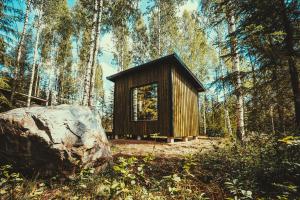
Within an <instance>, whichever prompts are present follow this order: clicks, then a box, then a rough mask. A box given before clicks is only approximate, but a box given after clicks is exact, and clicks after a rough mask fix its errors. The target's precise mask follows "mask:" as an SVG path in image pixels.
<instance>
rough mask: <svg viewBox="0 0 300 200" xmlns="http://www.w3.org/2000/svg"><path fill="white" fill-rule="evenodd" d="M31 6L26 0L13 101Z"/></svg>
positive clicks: (12, 93)
mask: <svg viewBox="0 0 300 200" xmlns="http://www.w3.org/2000/svg"><path fill="white" fill-rule="evenodd" d="M30 7H31V0H27V1H26V11H25V17H24V23H23V30H22V33H21V35H20V41H19V44H18V48H17V55H16V63H15V70H14V77H13V85H12V90H11V96H10V101H11V102H13V101H14V96H15V93H16V89H17V84H18V77H19V68H20V61H21V58H22V51H23V48H24V41H25V35H26V30H27V26H28V18H29V13H30Z"/></svg>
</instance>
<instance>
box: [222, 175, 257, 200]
mask: <svg viewBox="0 0 300 200" xmlns="http://www.w3.org/2000/svg"><path fill="white" fill-rule="evenodd" d="M225 186H226V187H227V189H228V190H229V191H230V193H231V194H232V195H234V196H233V198H229V199H234V200H238V199H252V192H251V191H249V190H244V189H242V184H241V183H239V181H238V180H237V179H233V180H232V181H230V180H229V181H227V182H225Z"/></svg>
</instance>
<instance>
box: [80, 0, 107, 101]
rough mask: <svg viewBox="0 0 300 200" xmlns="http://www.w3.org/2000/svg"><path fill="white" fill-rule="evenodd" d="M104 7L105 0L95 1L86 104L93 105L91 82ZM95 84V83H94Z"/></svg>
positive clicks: (85, 93) (86, 79) (84, 96)
mask: <svg viewBox="0 0 300 200" xmlns="http://www.w3.org/2000/svg"><path fill="white" fill-rule="evenodd" d="M102 7H103V0H95V1H94V13H93V25H92V31H91V43H90V47H89V59H88V63H87V67H86V72H85V78H84V91H83V99H82V105H84V106H92V97H91V95H90V94H91V84H92V83H91V82H94V80H93V74H95V73H94V70H95V69H94V67H95V59H96V54H97V53H98V52H96V50H97V44H98V41H97V40H98V37H99V31H100V25H99V23H100V20H101V16H102V10H103V9H102ZM93 85H94V83H93Z"/></svg>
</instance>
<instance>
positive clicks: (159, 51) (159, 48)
mask: <svg viewBox="0 0 300 200" xmlns="http://www.w3.org/2000/svg"><path fill="white" fill-rule="evenodd" d="M160 11H161V5H160V0H158V57H161V44H160V42H161V41H160V40H161V39H160V33H161V30H160V29H161V27H160V24H161V23H160V21H161V19H160V18H161V16H160Z"/></svg>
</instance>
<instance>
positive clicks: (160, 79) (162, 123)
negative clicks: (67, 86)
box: [107, 54, 204, 142]
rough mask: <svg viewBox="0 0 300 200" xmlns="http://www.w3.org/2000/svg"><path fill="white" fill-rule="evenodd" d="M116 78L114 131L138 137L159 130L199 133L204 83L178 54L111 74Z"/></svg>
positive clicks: (161, 133)
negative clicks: (200, 106) (200, 97)
mask: <svg viewBox="0 0 300 200" xmlns="http://www.w3.org/2000/svg"><path fill="white" fill-rule="evenodd" d="M107 79H108V80H110V81H112V82H114V84H115V87H114V114H113V134H114V135H115V136H126V135H131V136H136V137H137V138H138V139H141V138H142V137H145V136H149V135H151V134H158V136H165V137H167V138H168V141H169V142H173V141H174V138H184V140H187V139H188V137H197V136H198V135H199V131H200V130H199V103H198V93H199V92H203V91H204V87H203V85H202V84H201V83H200V81H199V80H198V79H197V78H196V76H195V75H194V74H193V73H192V72H191V71H190V70H189V69H188V67H187V66H186V65H185V64H184V63H183V61H182V60H181V59H180V58H179V56H178V55H177V54H171V55H168V56H165V57H162V58H159V59H157V60H153V61H151V62H148V63H145V64H142V65H140V66H137V67H133V68H130V69H127V70H125V71H122V72H119V73H117V74H114V75H112V76H109V77H107Z"/></svg>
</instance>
